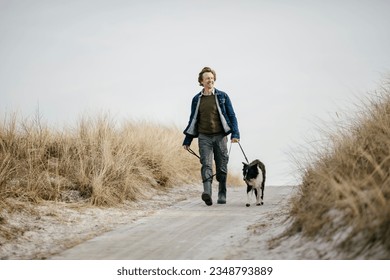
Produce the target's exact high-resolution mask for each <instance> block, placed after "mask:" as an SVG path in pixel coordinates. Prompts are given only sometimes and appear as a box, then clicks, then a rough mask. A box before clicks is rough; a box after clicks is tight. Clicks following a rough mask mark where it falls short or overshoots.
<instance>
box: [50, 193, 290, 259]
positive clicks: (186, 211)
mask: <svg viewBox="0 0 390 280" xmlns="http://www.w3.org/2000/svg"><path fill="white" fill-rule="evenodd" d="M292 192H293V190H292V188H291V187H287V186H284V187H268V188H267V189H266V193H265V204H264V205H263V206H255V205H254V204H253V205H252V206H251V207H245V202H246V194H245V189H244V188H230V189H229V190H228V204H226V205H218V204H214V205H212V206H211V207H208V206H206V205H205V204H204V203H203V202H202V201H201V200H200V198H191V199H187V200H185V201H181V202H179V203H177V204H175V205H173V206H171V207H169V208H166V209H163V210H160V211H157V212H155V213H154V214H153V215H151V216H148V217H144V218H141V219H139V220H137V221H135V222H134V223H131V224H128V225H125V226H122V227H119V228H117V229H116V230H114V231H110V232H107V233H105V234H103V235H101V236H98V237H96V238H93V239H91V240H89V241H87V242H84V243H82V244H79V245H77V246H75V247H73V248H71V249H68V250H66V251H64V252H62V253H60V254H58V255H55V256H53V257H52V259H105V260H109V259H117V260H119V259H139V260H141V259H153V260H158V259H186V260H191V259H232V258H233V259H246V258H256V255H253V252H251V251H250V248H246V247H245V244H249V243H250V242H249V241H250V236H251V234H253V232H258V231H259V230H264V233H266V234H264V235H261V234H260V235H258V236H257V237H256V242H257V244H258V246H265V244H267V243H268V241H269V239H271V238H272V237H274V236H273V233H276V232H277V231H279V232H280V228H281V226H280V223H281V222H280V221H278V225H277V226H278V230H277V231H275V230H272V227H269V226H270V225H269V224H268V225H265V224H264V222H265V223H272V220H273V217H280V213H281V212H283V211H282V209H283V207H285V205H286V201H287V200H288V198H289V197H290V196H291V194H292ZM215 197H216V195H215V194H214V198H215ZM267 227H268V228H271V231H267V230H266V229H267ZM252 248H253V247H252ZM258 257H260V258H263V257H265V258H267V257H266V255H264V256H258Z"/></svg>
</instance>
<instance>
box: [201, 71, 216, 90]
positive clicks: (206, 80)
mask: <svg viewBox="0 0 390 280" xmlns="http://www.w3.org/2000/svg"><path fill="white" fill-rule="evenodd" d="M202 85H203V87H205V88H208V89H212V88H213V87H214V75H213V73H211V72H206V73H203V75H202Z"/></svg>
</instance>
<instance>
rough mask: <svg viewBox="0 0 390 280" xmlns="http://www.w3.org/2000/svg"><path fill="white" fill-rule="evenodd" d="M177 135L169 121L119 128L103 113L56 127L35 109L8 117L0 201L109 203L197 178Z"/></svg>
mask: <svg viewBox="0 0 390 280" xmlns="http://www.w3.org/2000/svg"><path fill="white" fill-rule="evenodd" d="M182 138H183V135H182V133H181V132H180V131H179V129H177V128H175V127H169V126H160V125H158V124H155V123H151V122H142V121H140V122H128V123H125V124H124V125H122V126H121V127H118V126H117V125H116V124H115V122H114V121H113V120H112V119H111V118H110V117H109V116H102V117H97V118H95V119H92V118H83V119H81V120H80V121H79V123H78V125H77V127H76V128H75V129H63V130H62V131H55V130H54V129H50V128H48V126H46V125H44V124H42V120H41V118H40V117H39V116H38V117H35V119H33V120H19V119H18V117H17V116H15V115H11V116H7V117H6V118H5V119H4V120H3V122H2V123H1V124H0V208H1V209H3V210H4V209H7V210H9V211H12V210H13V209H16V208H23V204H26V203H30V202H31V203H36V202H39V201H42V200H49V201H65V202H67V201H70V202H74V201H82V202H85V203H86V204H91V205H98V206H115V205H118V204H119V203H121V202H123V201H125V200H135V199H137V198H141V197H143V195H144V194H147V193H148V190H149V191H150V189H151V188H156V189H164V188H169V187H172V186H174V185H179V184H184V183H191V182H197V181H199V177H200V175H199V162H198V161H197V160H194V159H193V158H192V156H191V155H190V154H189V153H186V152H185V151H184V150H183V149H182V148H181V145H180V144H181V140H182ZM10 200H12V203H10V202H9V201H10ZM15 201H17V202H18V203H16V202H15ZM19 202H20V203H19ZM17 205H18V206H17ZM0 214H1V213H0ZM2 223H4V218H2V217H1V215H0V225H1V224H2Z"/></svg>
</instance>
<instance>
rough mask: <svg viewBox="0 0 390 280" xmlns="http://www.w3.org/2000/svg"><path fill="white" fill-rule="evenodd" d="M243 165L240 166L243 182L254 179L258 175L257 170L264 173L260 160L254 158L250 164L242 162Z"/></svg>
mask: <svg viewBox="0 0 390 280" xmlns="http://www.w3.org/2000/svg"><path fill="white" fill-rule="evenodd" d="M242 164H243V165H244V166H243V168H242V175H243V176H244V177H243V179H244V181H245V182H249V181H250V180H252V179H256V178H257V176H258V175H259V173H260V172H259V170H261V172H263V173H265V167H264V164H263V163H262V162H261V161H260V160H254V161H252V162H251V163H250V164H247V163H245V162H243V163H242Z"/></svg>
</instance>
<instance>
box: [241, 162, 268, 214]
mask: <svg viewBox="0 0 390 280" xmlns="http://www.w3.org/2000/svg"><path fill="white" fill-rule="evenodd" d="M243 164H244V168H243V169H242V172H243V175H244V181H245V183H246V185H247V189H246V194H247V197H248V202H247V204H246V206H247V207H249V206H250V205H251V204H250V196H249V192H250V191H252V192H254V193H255V195H256V205H263V204H264V203H263V198H264V184H265V166H264V164H263V163H262V162H261V161H260V160H258V159H256V160H254V161H252V162H251V163H250V164H246V163H244V162H243ZM260 191H261V195H260Z"/></svg>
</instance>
